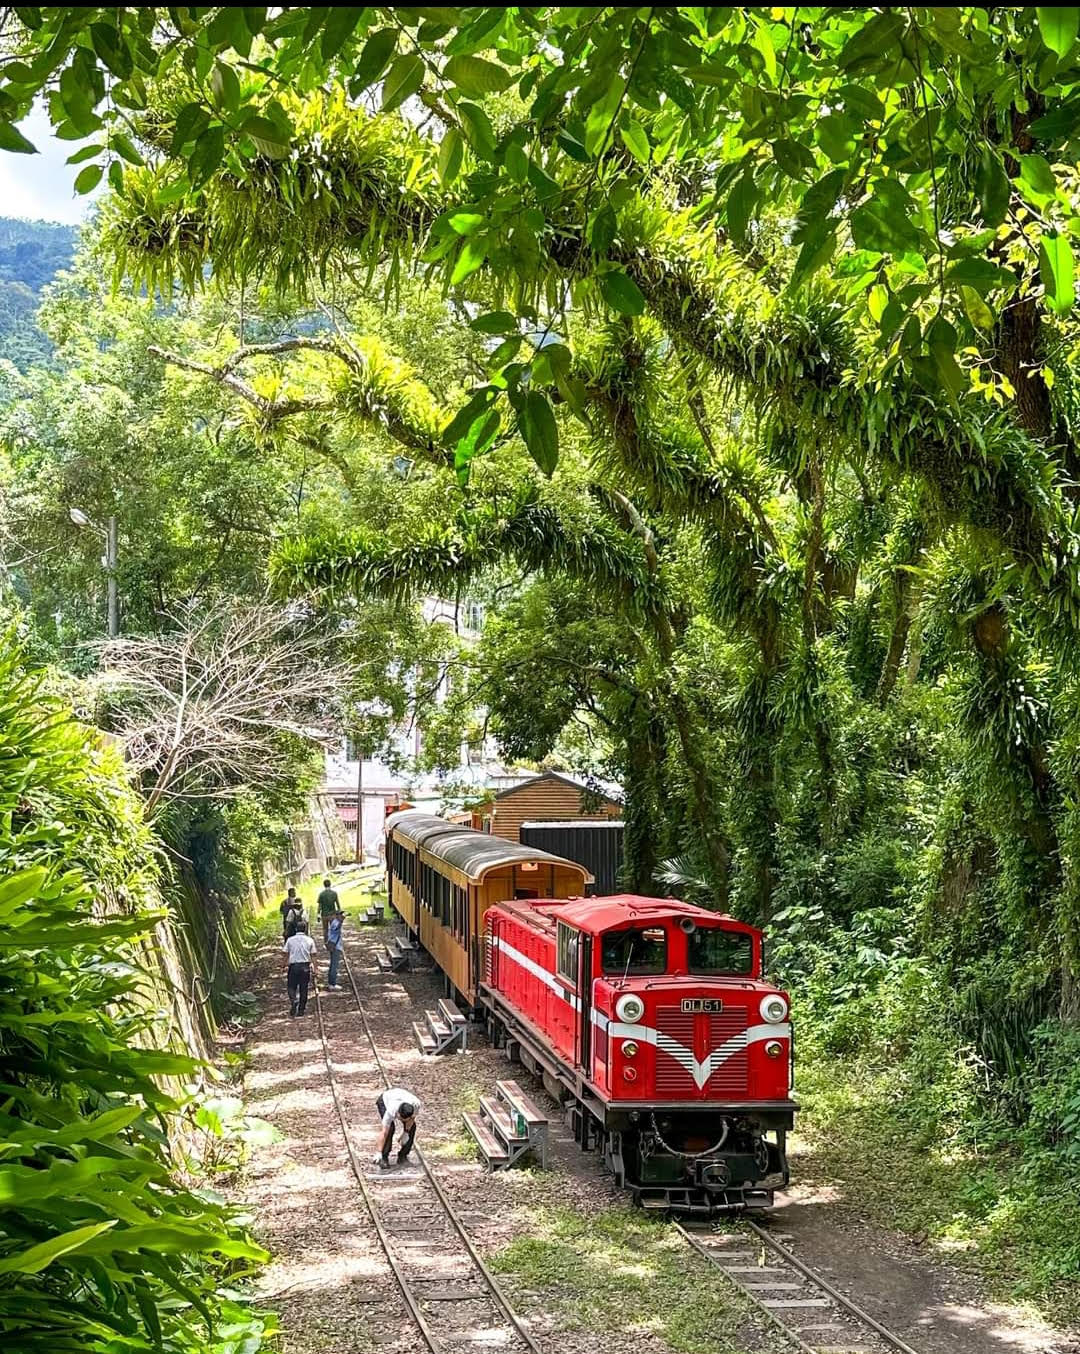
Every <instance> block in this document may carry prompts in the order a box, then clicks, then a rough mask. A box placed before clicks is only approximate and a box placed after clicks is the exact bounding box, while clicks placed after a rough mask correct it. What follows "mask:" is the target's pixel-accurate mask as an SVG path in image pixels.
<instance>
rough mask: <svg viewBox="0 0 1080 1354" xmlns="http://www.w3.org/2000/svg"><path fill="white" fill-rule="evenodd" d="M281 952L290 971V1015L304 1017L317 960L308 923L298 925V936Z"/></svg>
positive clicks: (301, 922) (290, 939) (285, 945)
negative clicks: (313, 967)
mask: <svg viewBox="0 0 1080 1354" xmlns="http://www.w3.org/2000/svg"><path fill="white" fill-rule="evenodd" d="M281 950H282V954H283V955H284V962H285V967H286V969H287V971H288V985H289V1014H290V1015H294V1016H302V1015H303V1014H304V1012H305V1011H306V1010H307V999H308V988H309V987H310V985H311V974H312V965H313V963H314V960H315V942H314V941H313V940H312V938H311V937H310V936H309V935H308V927H307V922H306V921H299V922H297V923H296V934H295V935H291V936H289V938H288V940H286V942H285V944H284V945H282V947H281Z"/></svg>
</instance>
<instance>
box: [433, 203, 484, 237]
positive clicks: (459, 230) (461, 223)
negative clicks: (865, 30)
mask: <svg viewBox="0 0 1080 1354" xmlns="http://www.w3.org/2000/svg"><path fill="white" fill-rule="evenodd" d="M444 220H445V221H446V223H447V225H448V226H449V227H450V229H451V230H452V231H454V232H455V234H457V235H475V234H476V232H477V231H478V230H480V229H481V228H482V227H483V225H484V224H485V222H486V221H487V217H486V216H485V215H484V214H483V212H473V211H469V210H468V209H467V208H462V209H461V210H459V211H456V212H450V213H449V214H448V215H447V216H446V217H445V218H444Z"/></svg>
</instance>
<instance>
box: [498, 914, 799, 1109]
mask: <svg viewBox="0 0 1080 1354" xmlns="http://www.w3.org/2000/svg"><path fill="white" fill-rule="evenodd" d="M495 945H496V947H497V948H498V950H499V952H500V953H501V954H505V955H506V957H507V958H508V959H510V960H512V961H513V962H514V963H515V964H520V965H521V967H522V968H523V969H525V971H526V972H527V973H531V974H532V976H533V977H534V978H537V979H539V981H540V982H542V983H543V984H544V986H545V987H548V988H550V989H551V991H552V992H554V993H555V994H556V995H557V996H559V997H561V998H562V999H563V1001H565V1002H568V1003H569V1005H570V1006H572V1007H573V1009H574V1010H575V1011H579V1010H580V1009H581V1002H580V1001H579V999H578V998H577V997H576V996H575V995H574V994H573V993H572V992H568V991H567V990H566V988H565V987H563V985H562V984H561V983H560V982H559V981H558V979H556V978H555V976H554V975H553V974H552V973H549V972H548V970H547V969H546V968H544V967H542V965H540V964H538V963H536V961H535V960H533V959H530V958H529V956H528V955H526V954H522V953H521V951H520V950H518V949H516V948H515V947H514V946H513V945H511V944H510V943H509V941H506V940H503V939H502V937H501V936H499V937H496V939H495ZM590 1018H591V1020H592V1023H593V1024H594V1025H595V1026H596V1027H597V1028H598V1029H600V1030H604V1031H606V1032H607V1034H608V1037H609V1038H613V1039H636V1040H638V1042H639V1043H642V1044H652V1045H653V1046H654V1047H655V1048H658V1049H659V1050H660V1051H661V1052H662V1053H666V1054H667V1055H668V1056H669V1057H671V1058H674V1059H675V1061H676V1062H677V1063H678V1064H679V1066H680V1067H682V1068H683V1070H684V1071H686V1072H688V1073H689V1075H690V1076H691V1077H692V1078H693V1079H694V1084H695V1085H696V1086H697V1088H698V1090H704V1088H705V1085H706V1083H707V1082H708V1080H709V1078H710V1077H711V1076H712V1074H713V1073H714V1072H715V1071H716V1069H717V1068H718V1067H720V1066H722V1064H724V1063H726V1062H727V1061H728V1059H729V1058H734V1057H735V1055H736V1054H737V1053H741V1052H742V1051H743V1050H744V1049H746V1048H749V1047H750V1045H751V1044H760V1043H763V1042H764V1041H765V1040H766V1039H790V1038H791V1025H790V1024H788V1023H784V1024H779V1025H751V1026H750V1027H749V1028H747V1029H745V1030H741V1031H740V1032H739V1033H738V1034H736V1035H734V1036H733V1037H732V1038H730V1039H728V1040H727V1041H726V1042H725V1043H723V1044H721V1045H720V1047H719V1048H714V1049H713V1050H712V1052H711V1053H709V1054H708V1055H707V1056H706V1057H705V1058H704V1059H703V1060H702V1061H701V1062H698V1060H697V1058H695V1057H694V1055H693V1053H692V1052H691V1050H690V1049H688V1048H686V1047H684V1045H682V1044H680V1043H679V1041H678V1040H677V1039H672V1038H671V1036H670V1035H667V1034H661V1033H660V1031H659V1030H655V1029H653V1027H652V1026H651V1025H627V1024H625V1023H623V1022H621V1021H616V1020H610V1019H609V1018H608V1017H607V1016H606V1015H604V1014H602V1013H601V1012H600V1011H598V1010H597V1009H596V1008H595V1007H593V1008H592V1011H591V1012H590Z"/></svg>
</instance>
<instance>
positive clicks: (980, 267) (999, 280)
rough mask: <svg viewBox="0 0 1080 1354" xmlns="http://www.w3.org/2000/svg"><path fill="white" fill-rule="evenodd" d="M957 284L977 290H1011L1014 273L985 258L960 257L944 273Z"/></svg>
mask: <svg viewBox="0 0 1080 1354" xmlns="http://www.w3.org/2000/svg"><path fill="white" fill-rule="evenodd" d="M945 276H946V278H947V279H948V280H949V281H950V282H953V283H955V284H956V285H957V286H964V287H974V288H975V290H976V291H977V292H981V293H985V292H990V291H997V290H1001V289H1004V290H1007V291H1011V290H1013V288H1015V287H1016V285H1017V281H1016V275H1015V273H1011V272H1010V271H1009V270H1008V268H1001V267H999V266H998V264H996V263H991V262H990V260H989V259H985V258H979V257H975V258H970V259H960V260H959V261H958V262H956V263H954V264H953V265H952V267H951V268H950V269H949V271H948V272H947V273H946V274H945Z"/></svg>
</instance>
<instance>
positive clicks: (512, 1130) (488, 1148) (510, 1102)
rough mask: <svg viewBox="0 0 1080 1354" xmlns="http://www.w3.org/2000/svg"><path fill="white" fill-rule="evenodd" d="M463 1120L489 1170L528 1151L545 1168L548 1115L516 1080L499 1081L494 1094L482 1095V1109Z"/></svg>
mask: <svg viewBox="0 0 1080 1354" xmlns="http://www.w3.org/2000/svg"><path fill="white" fill-rule="evenodd" d="M464 1120H465V1127H466V1128H467V1129H468V1130H469V1132H470V1133H471V1134H472V1136H473V1137H474V1138H475V1139H476V1145H477V1147H479V1149H480V1155H481V1156H482V1157H483V1158H484V1161H485V1163H486V1164H487V1168H488V1170H489V1171H496V1170H504V1169H506V1167H508V1166H513V1164H514V1163H515V1162H516V1161H518V1160H520V1158H521V1157H523V1156H524V1155H525V1154H526V1153H527V1152H531V1153H532V1154H533V1157H534V1159H535V1160H536V1161H537V1162H538V1163H539V1165H540V1167H541V1168H542V1169H546V1167H547V1143H548V1121H547V1117H546V1115H543V1114H541V1113H540V1111H539V1110H538V1109H537V1108H536V1106H535V1105H534V1104H533V1102H532V1101H531V1100H530V1099H529V1097H528V1096H527V1095H526V1094H525V1092H524V1091H523V1090H522V1089H521V1087H520V1086H519V1085H518V1084H517V1082H516V1081H497V1082H496V1083H495V1098H494V1099H492V1098H491V1097H490V1096H486V1095H485V1096H481V1097H480V1113H479V1114H466V1115H465V1116H464Z"/></svg>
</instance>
